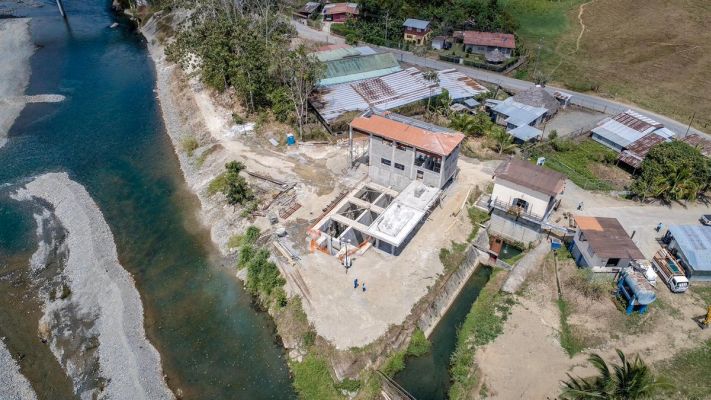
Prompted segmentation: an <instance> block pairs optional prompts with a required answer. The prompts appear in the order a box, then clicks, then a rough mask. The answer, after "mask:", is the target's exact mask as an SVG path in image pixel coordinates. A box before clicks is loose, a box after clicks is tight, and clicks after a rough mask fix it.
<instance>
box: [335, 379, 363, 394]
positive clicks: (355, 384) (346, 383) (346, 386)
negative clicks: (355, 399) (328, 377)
mask: <svg viewBox="0 0 711 400" xmlns="http://www.w3.org/2000/svg"><path fill="white" fill-rule="evenodd" d="M335 387H336V389H337V390H341V391H345V392H350V393H353V392H357V391H358V390H359V389H360V381H359V380H357V379H349V378H346V379H344V380H342V381H340V382H338V383H336V384H335Z"/></svg>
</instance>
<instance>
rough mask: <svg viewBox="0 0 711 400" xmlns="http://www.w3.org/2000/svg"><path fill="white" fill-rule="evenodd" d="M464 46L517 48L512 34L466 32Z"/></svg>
mask: <svg viewBox="0 0 711 400" xmlns="http://www.w3.org/2000/svg"><path fill="white" fill-rule="evenodd" d="M463 36H464V44H473V45H475V46H493V47H504V48H507V49H515V48H516V39H515V38H514V35H512V34H510V33H498V32H477V31H464V33H463Z"/></svg>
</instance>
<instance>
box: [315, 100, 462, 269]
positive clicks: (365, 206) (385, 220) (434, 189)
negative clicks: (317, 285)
mask: <svg viewBox="0 0 711 400" xmlns="http://www.w3.org/2000/svg"><path fill="white" fill-rule="evenodd" d="M355 132H357V133H360V134H363V135H367V136H368V137H369V148H368V157H367V158H368V168H369V170H368V179H367V181H366V182H363V183H361V184H360V185H359V186H358V187H357V188H356V189H355V190H353V191H352V192H350V193H348V194H347V195H345V196H343V198H342V199H340V200H339V201H338V202H337V204H336V205H335V206H334V207H333V208H332V209H331V210H330V211H329V212H328V213H327V214H326V215H325V216H323V217H322V218H321V220H319V221H318V222H317V223H316V225H315V226H314V228H313V229H312V230H311V232H310V234H311V239H312V246H313V247H314V248H315V249H319V250H321V251H324V252H326V253H328V254H331V255H344V254H346V253H348V254H352V253H353V252H356V251H359V250H360V249H363V248H364V247H366V246H373V247H375V248H376V249H379V250H381V251H383V252H385V253H388V254H392V255H398V254H400V252H401V251H402V250H403V249H404V248H405V246H406V245H407V243H408V242H409V241H410V239H412V237H414V235H415V234H416V232H417V230H418V228H419V227H420V226H421V225H422V224H423V223H424V221H425V220H426V217H427V215H428V214H429V212H430V210H431V209H432V207H433V206H434V205H435V204H436V203H437V201H438V200H439V198H440V195H441V193H442V190H443V188H445V187H446V186H447V184H448V183H450V182H451V181H452V180H453V179H454V177H455V175H456V170H457V159H458V157H459V146H460V144H461V142H462V140H463V139H464V135H463V134H461V133H459V132H454V131H451V130H449V129H446V128H442V127H440V126H436V125H432V124H428V123H425V122H422V121H418V120H414V119H411V118H407V117H404V116H401V115H397V114H393V113H383V112H374V111H369V112H367V113H366V114H364V115H363V116H361V117H359V118H356V119H355V120H353V122H352V123H351V135H352V134H353V133H355Z"/></svg>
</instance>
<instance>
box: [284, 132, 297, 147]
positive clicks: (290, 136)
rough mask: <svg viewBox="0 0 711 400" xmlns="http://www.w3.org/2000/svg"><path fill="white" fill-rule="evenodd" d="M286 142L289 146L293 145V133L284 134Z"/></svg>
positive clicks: (294, 140)
mask: <svg viewBox="0 0 711 400" xmlns="http://www.w3.org/2000/svg"><path fill="white" fill-rule="evenodd" d="M286 144H287V145H289V146H293V145H295V144H296V138H295V137H294V134H293V133H287V134H286Z"/></svg>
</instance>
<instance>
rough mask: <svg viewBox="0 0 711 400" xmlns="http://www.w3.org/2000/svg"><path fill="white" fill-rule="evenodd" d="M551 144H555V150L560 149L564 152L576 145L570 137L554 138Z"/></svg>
mask: <svg viewBox="0 0 711 400" xmlns="http://www.w3.org/2000/svg"><path fill="white" fill-rule="evenodd" d="M551 144H552V145H553V148H554V149H555V151H559V152H562V153H564V152H566V151H570V150H572V149H573V146H574V145H575V144H574V143H573V141H572V140H570V139H553V141H552V142H551Z"/></svg>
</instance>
